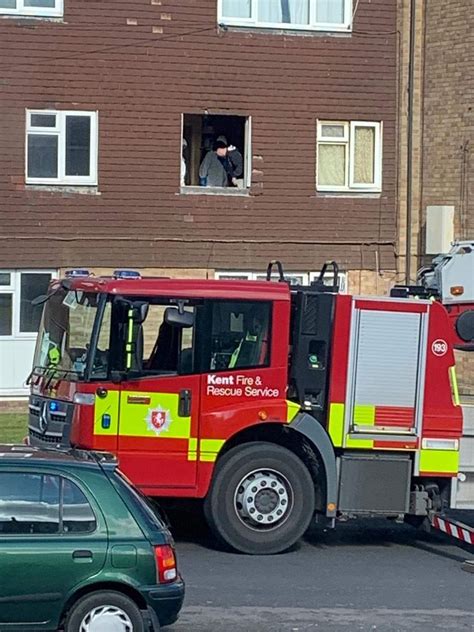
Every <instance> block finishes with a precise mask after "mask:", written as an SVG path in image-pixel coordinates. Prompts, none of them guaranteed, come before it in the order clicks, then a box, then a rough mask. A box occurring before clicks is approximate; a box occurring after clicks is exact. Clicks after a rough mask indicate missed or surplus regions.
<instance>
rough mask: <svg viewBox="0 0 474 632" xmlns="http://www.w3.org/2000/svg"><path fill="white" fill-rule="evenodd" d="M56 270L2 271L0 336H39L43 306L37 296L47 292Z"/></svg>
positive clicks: (0, 279)
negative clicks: (38, 302) (35, 301)
mask: <svg viewBox="0 0 474 632" xmlns="http://www.w3.org/2000/svg"><path fill="white" fill-rule="evenodd" d="M55 277H56V272H55V271H52V270H0V338H33V339H34V338H35V337H36V334H37V333H38V328H39V323H40V318H41V313H42V310H43V306H42V305H34V304H33V303H32V301H33V299H35V298H36V297H38V296H41V295H44V294H46V293H47V290H48V286H49V283H50V281H51V279H53V278H55Z"/></svg>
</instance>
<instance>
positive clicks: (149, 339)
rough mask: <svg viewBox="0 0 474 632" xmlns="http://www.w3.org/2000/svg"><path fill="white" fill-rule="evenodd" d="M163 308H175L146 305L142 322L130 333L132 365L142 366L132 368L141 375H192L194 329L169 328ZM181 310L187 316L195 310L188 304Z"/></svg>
mask: <svg viewBox="0 0 474 632" xmlns="http://www.w3.org/2000/svg"><path fill="white" fill-rule="evenodd" d="M167 309H176V308H174V307H170V306H169V305H150V306H149V308H148V315H147V317H146V320H145V322H144V323H143V324H142V326H141V327H139V328H138V327H137V329H136V331H134V334H133V338H134V340H136V353H135V357H134V358H133V359H132V363H133V362H135V361H136V363H137V364H138V365H140V364H142V365H143V366H142V367H140V366H137V367H136V368H139V369H140V370H141V371H142V372H143V373H161V372H163V371H170V372H177V373H180V374H185V373H192V371H193V332H194V327H175V326H173V325H170V324H169V323H167V322H166V320H165V312H166V310H167ZM185 309H186V311H187V312H190V313H192V312H194V311H195V310H194V308H193V307H192V306H190V305H187V306H186V308H185ZM137 352H138V354H137ZM142 357H143V363H142V362H141V358H142Z"/></svg>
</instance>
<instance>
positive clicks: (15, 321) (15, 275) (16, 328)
mask: <svg viewBox="0 0 474 632" xmlns="http://www.w3.org/2000/svg"><path fill="white" fill-rule="evenodd" d="M0 273H6V274H9V275H10V285H0V294H12V333H11V334H10V335H8V336H2V335H0V341H1V340H36V337H37V335H38V334H37V333H35V332H32V331H21V330H20V314H21V275H22V274H50V275H51V280H53V279H57V278H58V271H57V270H51V269H44V270H43V269H38V268H36V269H34V270H33V269H21V270H4V269H0Z"/></svg>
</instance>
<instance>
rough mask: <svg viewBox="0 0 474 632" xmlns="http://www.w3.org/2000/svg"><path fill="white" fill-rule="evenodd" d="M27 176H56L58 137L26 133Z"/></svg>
mask: <svg viewBox="0 0 474 632" xmlns="http://www.w3.org/2000/svg"><path fill="white" fill-rule="evenodd" d="M28 177H29V178H57V177H58V137H57V136H56V135H54V136H53V135H52V134H51V135H46V134H28Z"/></svg>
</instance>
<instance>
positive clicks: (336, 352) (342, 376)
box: [329, 295, 352, 404]
mask: <svg viewBox="0 0 474 632" xmlns="http://www.w3.org/2000/svg"><path fill="white" fill-rule="evenodd" d="M351 314H352V296H348V295H339V296H338V297H337V298H336V308H335V312H334V328H333V331H334V332H337V333H336V335H333V338H332V349H331V354H330V357H331V377H330V381H329V402H335V403H340V404H342V403H344V402H345V401H346V388H347V371H348V365H349V340H350V333H351Z"/></svg>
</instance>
